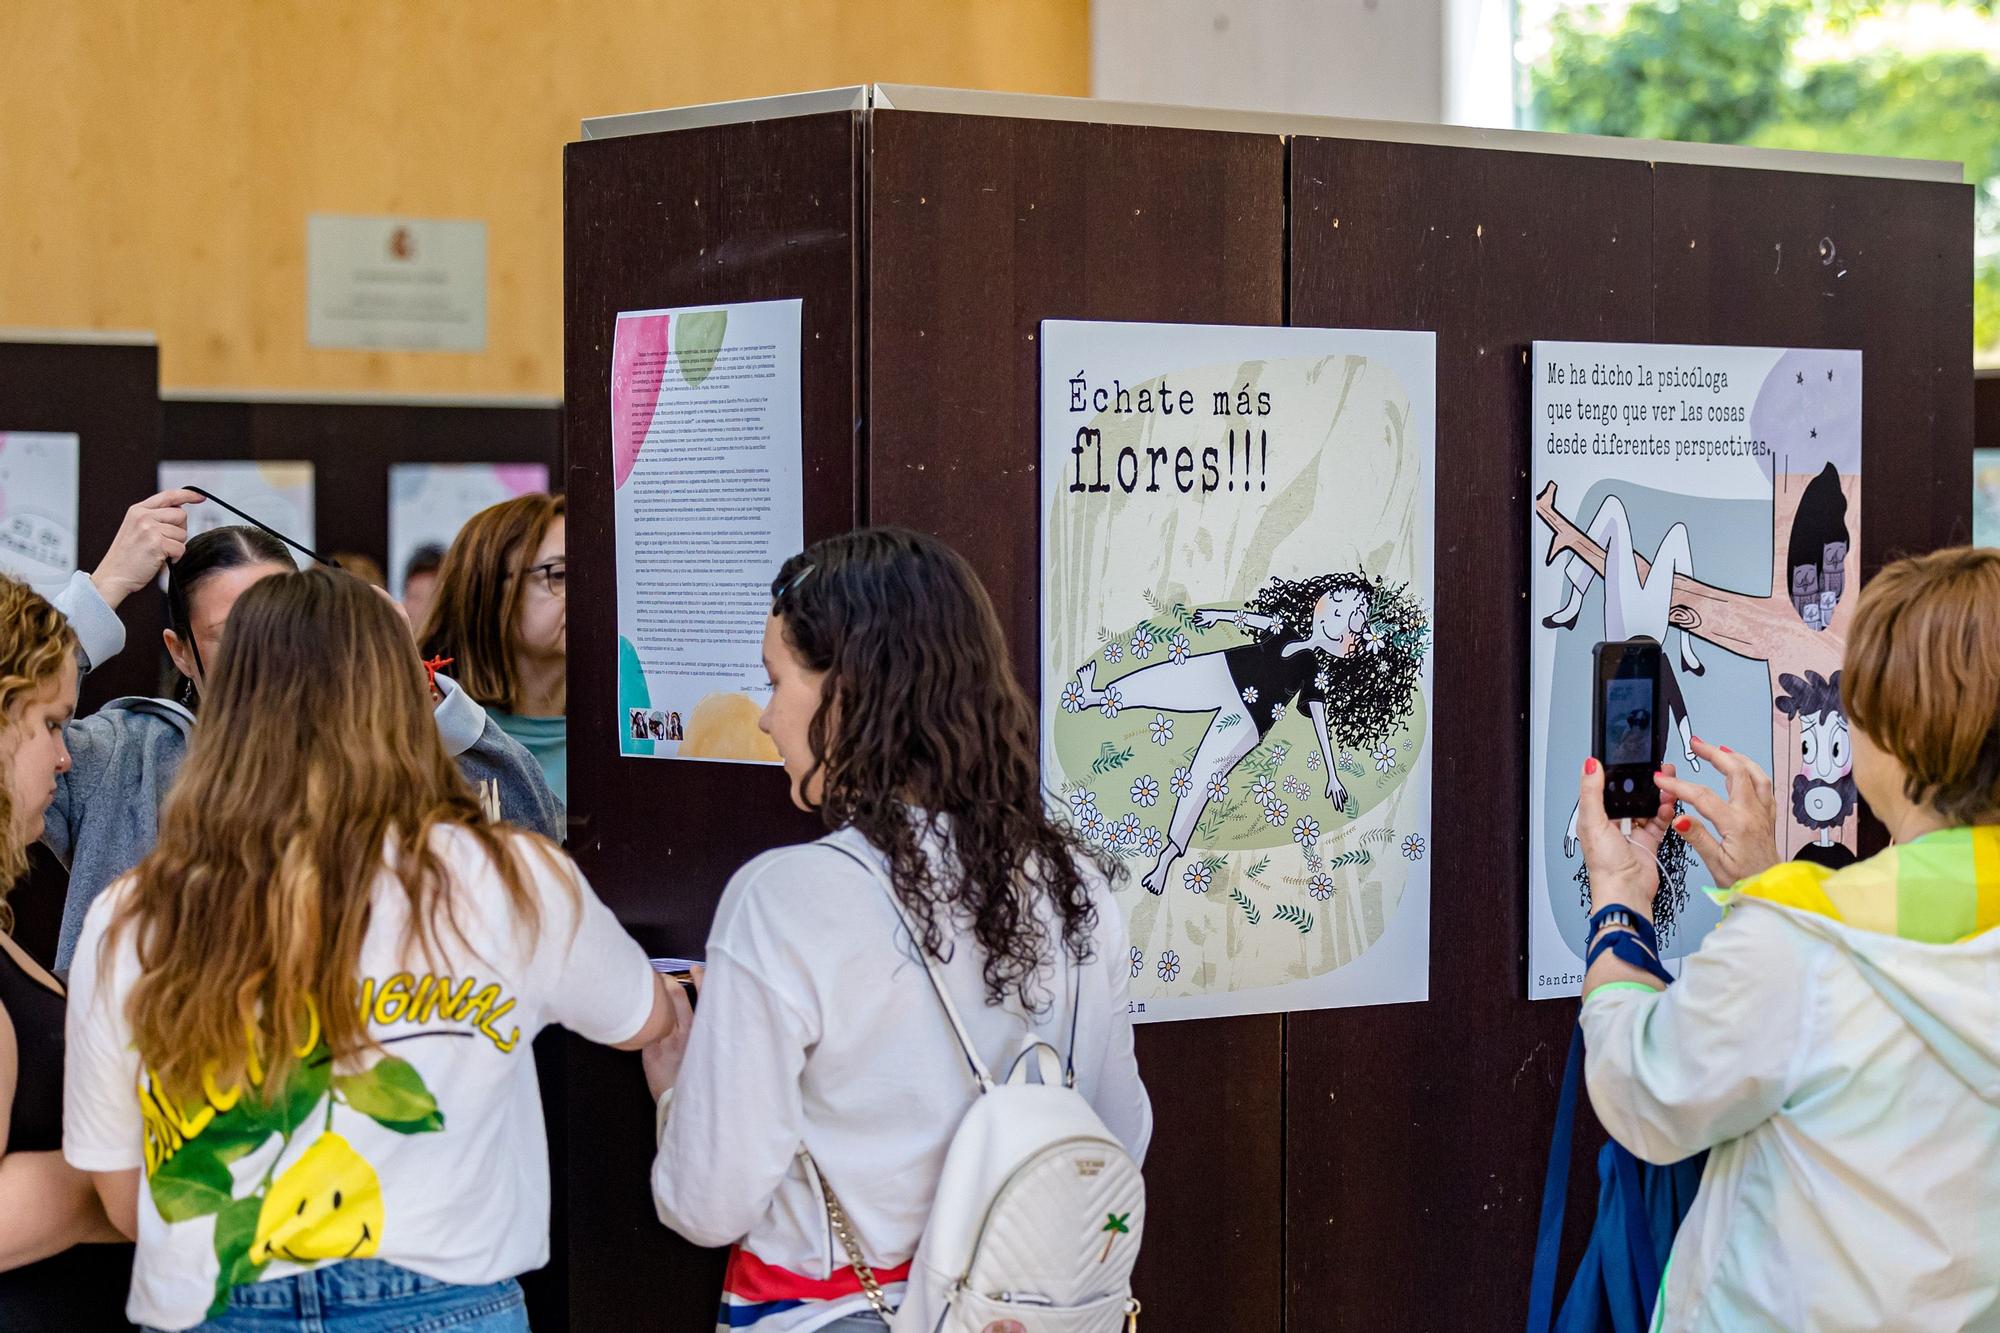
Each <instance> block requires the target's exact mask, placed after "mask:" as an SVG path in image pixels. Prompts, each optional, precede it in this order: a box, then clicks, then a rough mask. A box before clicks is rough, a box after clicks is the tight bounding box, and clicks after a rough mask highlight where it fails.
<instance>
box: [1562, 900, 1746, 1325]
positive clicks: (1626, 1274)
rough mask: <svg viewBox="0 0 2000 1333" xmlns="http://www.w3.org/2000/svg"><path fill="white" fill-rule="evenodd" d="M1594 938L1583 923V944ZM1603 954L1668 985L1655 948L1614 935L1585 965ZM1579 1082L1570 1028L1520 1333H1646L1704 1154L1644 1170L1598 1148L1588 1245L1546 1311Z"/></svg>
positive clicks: (1615, 1146)
mask: <svg viewBox="0 0 2000 1333" xmlns="http://www.w3.org/2000/svg"><path fill="white" fill-rule="evenodd" d="M1596 929H1597V921H1596V920H1595V918H1593V920H1592V922H1591V930H1592V934H1593V935H1595V933H1596ZM1648 933H1650V932H1648ZM1646 943H1647V944H1652V943H1653V941H1652V940H1650V939H1649V940H1647V941H1646ZM1606 949H1611V950H1612V951H1613V952H1615V953H1616V954H1617V955H1618V957H1619V958H1621V959H1623V960H1624V961H1625V962H1628V963H1631V964H1633V965H1634V966H1636V967H1639V968H1642V969H1644V970H1645V971H1647V972H1650V973H1652V974H1653V975H1654V976H1655V977H1657V978H1659V979H1660V981H1661V982H1662V983H1664V984H1669V985H1671V984H1672V982H1673V976H1672V974H1671V973H1669V972H1668V971H1667V970H1666V969H1665V968H1664V967H1662V966H1661V965H1660V962H1659V959H1658V957H1657V948H1656V947H1655V948H1654V949H1643V948H1641V947H1639V941H1638V940H1637V939H1635V938H1634V937H1633V936H1630V935H1626V934H1624V933H1623V932H1619V933H1618V934H1615V935H1613V936H1611V937H1609V938H1607V939H1605V940H1603V941H1602V942H1600V943H1599V944H1598V945H1597V947H1596V948H1595V949H1593V950H1592V951H1591V957H1592V958H1593V959H1595V958H1596V956H1597V955H1598V954H1599V953H1602V952H1603V951H1604V950H1606ZM1582 1082H1583V1024H1582V1023H1581V1022H1580V1021H1579V1022H1578V1024H1577V1027H1576V1031H1575V1033H1574V1034H1573V1035H1572V1036H1571V1037H1570V1043H1569V1059H1568V1061H1567V1062H1566V1063H1565V1064H1564V1066H1563V1081H1562V1095H1561V1098H1560V1100H1559V1101H1558V1102H1557V1103H1556V1126H1555V1133H1554V1134H1552V1135H1551V1136H1550V1139H1549V1165H1548V1172H1547V1174H1546V1175H1545V1176H1544V1177H1543V1180H1542V1220H1541V1225H1540V1227H1539V1229H1538V1230H1537V1232H1536V1235H1535V1269H1534V1277H1533V1279H1532V1281H1531V1283H1530V1285H1529V1290H1528V1333H1647V1330H1648V1329H1649V1328H1651V1327H1652V1321H1653V1306H1654V1303H1655V1302H1657V1301H1658V1300H1659V1296H1660V1279H1661V1276H1662V1274H1664V1273H1665V1271H1666V1266H1667V1255H1668V1253H1669V1252H1670V1251H1671V1250H1672V1249H1673V1245H1674V1233H1675V1232H1676V1231H1678V1230H1679V1229H1680V1224H1681V1219H1682V1218H1683V1217H1686V1216H1687V1211H1688V1209H1689V1207H1691V1206H1692V1205H1693V1203H1694V1195H1695V1191H1696V1190H1697V1189H1698V1188H1700V1186H1701V1172H1702V1167H1703V1166H1704V1165H1705V1164H1706V1163H1707V1161H1708V1154H1707V1153H1705V1152H1703V1153H1697V1154H1695V1155H1694V1156H1693V1157H1690V1158H1687V1159H1686V1160H1685V1161H1680V1162H1675V1163H1674V1164H1673V1165H1671V1166H1654V1165H1653V1164H1651V1163H1649V1162H1642V1161H1640V1160H1639V1159H1638V1158H1637V1157H1634V1156H1633V1155H1632V1154H1631V1153H1630V1152H1628V1151H1627V1150H1626V1149H1625V1148H1624V1147H1623V1146H1621V1145H1620V1144H1619V1143H1618V1141H1617V1140H1615V1139H1608V1140H1606V1142H1605V1144H1604V1147H1603V1148H1602V1149H1600V1150H1599V1151H1598V1154H1597V1220H1596V1222H1595V1223H1594V1224H1593V1225H1592V1227H1591V1230H1590V1244H1589V1246H1588V1247H1587V1248H1586V1249H1585V1250H1584V1252H1583V1260H1582V1262H1581V1263H1579V1264H1578V1265H1577V1269H1576V1276H1575V1277H1573V1278H1572V1279H1571V1280H1570V1287H1569V1295H1568V1296H1567V1297H1566V1298H1565V1299H1564V1300H1563V1303H1562V1309H1561V1310H1560V1311H1556V1310H1555V1308H1554V1307H1555V1295H1556V1265H1557V1262H1558V1260H1559V1259H1560V1257H1561V1250H1562V1232H1563V1213H1564V1206H1565V1204H1566V1203H1567V1202H1568V1198H1569V1158H1570V1147H1571V1144H1572V1142H1573V1141H1574V1138H1575V1133H1576V1094H1577V1088H1578V1086H1579V1085H1580V1084H1581V1083H1582Z"/></svg>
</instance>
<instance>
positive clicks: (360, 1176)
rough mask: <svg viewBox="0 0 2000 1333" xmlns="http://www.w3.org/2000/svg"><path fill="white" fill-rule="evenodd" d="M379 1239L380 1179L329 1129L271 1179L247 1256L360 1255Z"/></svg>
mask: <svg viewBox="0 0 2000 1333" xmlns="http://www.w3.org/2000/svg"><path fill="white" fill-rule="evenodd" d="M381 1241H382V1182H381V1181H380V1180H379V1179H378V1178H377V1177H376V1175H375V1168H374V1167H372V1166H370V1165H368V1163H367V1161H366V1160H364V1159H363V1158H362V1156H361V1154H360V1153H357V1152H356V1151H354V1148H353V1146H352V1145H351V1144H349V1143H348V1141H347V1140H346V1139H344V1138H342V1137H341V1136H340V1135H338V1134H335V1133H332V1132H328V1133H325V1134H321V1135H320V1136H319V1137H318V1138H316V1139H314V1140H313V1142H312V1146H311V1147H309V1148H307V1149H306V1151H305V1154H304V1155H303V1156H302V1157H300V1158H299V1160H298V1161H296V1162H293V1163H292V1164H291V1166H290V1167H288V1168H286V1170H285V1171H284V1173H283V1174H282V1175H280V1176H279V1177H278V1178H277V1179H276V1180H274V1181H272V1182H271V1189H270V1192H269V1193H268V1194H266V1195H265V1196H264V1206H263V1207H262V1209H260V1210H259V1211H258V1214H257V1233H256V1236H255V1238H254V1239H252V1241H251V1242H250V1259H251V1261H252V1262H254V1263H258V1264H266V1263H270V1262H271V1261H272V1260H274V1259H286V1260H289V1261H291V1262H292V1263H296V1264H309V1263H315V1262H317V1261H319V1260H322V1259H365V1258H367V1257H369V1256H370V1255H372V1254H374V1253H375V1247H376V1246H377V1245H379V1244H381Z"/></svg>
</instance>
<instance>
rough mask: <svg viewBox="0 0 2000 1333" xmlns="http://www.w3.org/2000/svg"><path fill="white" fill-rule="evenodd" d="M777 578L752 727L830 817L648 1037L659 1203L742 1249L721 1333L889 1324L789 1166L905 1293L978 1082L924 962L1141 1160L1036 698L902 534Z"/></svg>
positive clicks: (1110, 956) (1076, 845)
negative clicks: (1068, 1073)
mask: <svg viewBox="0 0 2000 1333" xmlns="http://www.w3.org/2000/svg"><path fill="white" fill-rule="evenodd" d="M771 591H772V603H771V615H770V618H769V620H768V621H767V622H766V627H765V632H764V664H765V669H766V671H768V672H769V673H770V679H771V698H770V702H769V704H768V705H767V706H766V708H765V710H764V715H763V718H762V720H761V725H762V727H763V729H764V731H765V732H766V733H768V734H769V735H770V737H771V739H772V740H773V741H775V742H776V743H777V747H778V752H779V754H780V755H781V756H782V757H783V760H784V771H785V775H786V779H787V781H788V782H789V784H790V788H791V798H792V801H793V802H794V803H795V804H796V805H798V806H799V807H800V808H801V809H805V810H815V811H818V812H819V814H820V816H821V818H822V819H823V820H824V821H825V823H826V827H827V828H828V830H829V833H828V835H827V836H826V837H824V838H822V839H820V840H819V841H818V842H814V843H808V844H805V845H802V846H793V847H784V848H780V849H778V850H776V851H773V852H769V853H766V854H765V855H763V856H760V857H758V858H757V859H756V860H754V861H752V862H750V863H749V864H748V865H747V866H745V867H744V868H743V869H741V870H739V871H738V872H737V873H736V875H735V876H734V877H733V878H732V879H731V880H730V882H729V887H728V888H727V890H725V892H724V893H723V896H722V902H721V905H720V907H719V908H718V909H717V911H716V917H715V925H714V928H713V930H712V931H711V933H710V935H709V940H708V958H707V972H706V977H705V979H704V981H703V983H702V993H701V1007H700V1015H701V1017H700V1020H699V1021H698V1022H696V1023H695V1024H694V1025H693V1028H692V1034H691V1036H689V1037H680V1036H676V1037H675V1038H671V1039H669V1040H667V1041H665V1042H663V1043H661V1044H660V1045H659V1046H657V1047H655V1048H653V1049H650V1050H649V1051H648V1052H647V1060H646V1064H647V1074H648V1078H649V1081H650V1083H651V1084H652V1088H653V1092H654V1095H655V1097H656V1098H657V1099H659V1104H660V1139H659V1153H658V1156H657V1157H656V1159H655V1161H654V1167H653V1198H654V1202H655V1204H656V1205H657V1207H658V1209H659V1214H660V1217H661V1220H663V1221H664V1222H666V1223H667V1224H668V1225H669V1226H671V1227H673V1228H674V1229H675V1230H676V1231H679V1232H680V1233H681V1234H682V1235H684V1236H686V1237H688V1238H689V1239H690V1240H693V1241H694V1242H696V1243H697V1244H701V1245H730V1244H733V1245H735V1246H736V1250H735V1253H734V1254H733V1255H732V1257H731V1260H730V1267H729V1276H728V1281H727V1283H726V1286H725V1289H724V1301H725V1310H724V1315H725V1320H726V1322H727V1323H728V1325H729V1326H730V1327H732V1328H757V1329H760V1330H769V1331H773V1333H774V1331H775V1330H778V1329H785V1330H794V1329H818V1328H834V1327H839V1328H845V1327H853V1328H855V1329H864V1328H868V1327H874V1328H876V1329H878V1330H879V1329H880V1328H881V1327H882V1325H881V1322H880V1320H879V1319H878V1318H877V1317H876V1315H875V1314H873V1313H871V1311H870V1306H871V1298H870V1297H869V1296H868V1294H867V1292H866V1291H865V1290H864V1287H863V1284H862V1280H861V1277H860V1275H859V1273H858V1271H856V1270H854V1269H852V1268H850V1267H849V1266H848V1265H847V1263H846V1262H845V1260H844V1258H843V1257H841V1256H836V1255H835V1254H832V1253H830V1252H829V1250H830V1243H829V1235H830V1233H829V1230H828V1219H827V1214H826V1212H825V1208H824V1205H823V1202H822V1194H821V1188H820V1185H819V1182H818V1180H817V1178H816V1177H815V1175H814V1173H813V1172H812V1171H811V1170H810V1169H809V1168H808V1167H807V1165H806V1164H805V1162H804V1159H802V1157H801V1155H800V1154H801V1152H802V1151H807V1152H810V1154H811V1160H812V1161H813V1162H814V1163H816V1164H817V1166H818V1169H819V1170H820V1171H821V1172H823V1173H824V1176H825V1179H826V1180H827V1182H829V1183H830V1184H831V1185H832V1187H833V1190H834V1192H835V1194H836V1195H837V1197H838V1198H839V1200H840V1201H841V1202H842V1204H844V1205H845V1214H846V1220H847V1222H848V1224H849V1225H850V1229H851V1232H852V1234H853V1236H854V1237H855V1239H856V1241H857V1243H858V1245H859V1247H860V1249H861V1251H862V1252H863V1254H864V1255H865V1258H866V1261H867V1266H868V1267H869V1268H870V1269H871V1270H873V1271H872V1276H873V1279H874V1280H876V1281H877V1282H879V1284H880V1286H881V1288H882V1289H883V1292H884V1295H885V1297H886V1298H887V1299H890V1300H894V1299H897V1298H900V1296H901V1295H902V1294H903V1291H904V1287H903V1283H904V1280H905V1278H906V1276H907V1274H908V1271H909V1263H910V1260H911V1258H912V1256H913V1255H914V1254H915V1252H916V1246H917V1240H918V1237H919V1235H920V1234H921V1233H922V1231H923V1228H924V1222H925V1218H926V1215H927V1214H928V1212H929V1210H930V1206H931V1199H932V1195H933V1194H934V1192H935V1191H936V1189H937V1185H938V1179H939V1175H940V1172H941V1171H942V1168H943V1164H944V1153H945V1148H946V1145H947V1144H948V1143H949V1142H950V1140H951V1137H952V1134H953V1132H954V1131H955V1130H956V1128H957V1126H958V1124H959V1121H960V1120H961V1119H962V1118H963V1117H964V1115H965V1112H966V1109H967V1108H968V1107H969V1106H970V1105H971V1104H972V1101H973V1098H974V1096H975V1095H976V1091H975V1087H974V1085H973V1084H972V1083H971V1082H970V1081H969V1080H968V1079H967V1078H966V1076H965V1074H966V1068H967V1063H966V1060H965V1057H964V1056H963V1055H961V1053H960V1048H959V1046H958V1044H957V1040H956V1038H955V1037H954V1036H953V1033H952V1028H951V1026H950V1025H949V1024H948V1022H947V1019H946V1017H945V1015H944V1013H943V1006H942V1005H940V1004H939V1002H938V998H937V996H935V995H933V994H932V993H931V982H930V980H929V979H928V976H927V970H926V967H925V966H923V965H922V961H923V958H924V957H925V956H928V958H929V960H930V961H931V962H933V963H935V964H936V965H937V966H938V970H939V973H940V975H941V978H942V984H943V985H944V987H945V988H946V993H948V994H949V995H950V996H951V997H952V1006H953V1008H955V1009H956V1010H957V1012H958V1014H959V1015H960V1016H961V1017H962V1018H963V1020H964V1025H965V1028H966V1032H967V1037H968V1040H969V1042H970V1043H971V1044H972V1045H973V1046H975V1047H976V1048H977V1050H978V1053H979V1056H980V1058H981V1059H982V1060H983V1061H984V1062H985V1063H986V1065H987V1067H989V1068H1004V1067H1005V1066H1006V1063H1007V1058H1008V1057H1011V1056H1012V1055H1013V1054H1015V1053H1016V1052H1017V1051H1018V1050H1020V1048H1021V1044H1022V1041H1023V1038H1024V1036H1026V1035H1027V1034H1034V1035H1035V1036H1037V1037H1040V1038H1043V1039H1045V1040H1046V1041H1047V1042H1048V1044H1049V1045H1050V1046H1052V1047H1053V1048H1054V1049H1055V1050H1056V1051H1058V1052H1060V1053H1063V1054H1066V1055H1067V1056H1068V1057H1069V1058H1070V1059H1071V1061H1073V1065H1074V1070H1075V1076H1076V1087H1077V1090H1078V1091H1079V1092H1081V1093H1082V1094H1083V1095H1084V1096H1085V1097H1086V1098H1087V1099H1088V1100H1089V1101H1090V1103H1091V1105H1092V1107H1093V1108H1094V1109H1095V1110H1096V1111H1097V1113H1098V1115H1099V1116H1100V1117H1101V1118H1102V1119H1103V1121H1104V1123H1105V1125H1106V1126H1107V1127H1108V1128H1109V1129H1110V1130H1111V1131H1112V1132H1113V1133H1114V1134H1116V1135H1117V1136H1118V1138H1119V1140H1120V1141H1121V1142H1122V1143H1124V1144H1125V1145H1126V1147H1127V1148H1128V1149H1129V1150H1130V1151H1131V1153H1132V1155H1133V1156H1134V1157H1139V1156H1143V1154H1144V1152H1145V1148H1146V1141H1147V1139H1148V1137H1149V1136H1150V1134H1151V1132H1152V1112H1151V1107H1150V1104H1149V1103H1148V1101H1147V1098H1146V1090H1145V1088H1144V1087H1143V1086H1142V1085H1141V1084H1140V1082H1139V1073H1138V1068H1137V1065H1136V1063H1135V1061H1134V1059H1133V1054H1132V1021H1131V1018H1130V1017H1129V1015H1128V1014H1127V1012H1126V1005H1127V999H1126V985H1127V978H1128V971H1127V961H1126V958H1127V948H1128V945H1127V942H1126V938H1125V926H1124V922H1123V919H1122V918H1121V917H1120V915H1119V911H1118V908H1117V906H1116V904H1115V903H1114V902H1113V901H1112V897H1111V892H1110V888H1109V885H1108V883H1107V873H1108V870H1107V867H1106V866H1104V865H1102V864H1100V863H1099V862H1098V861H1097V860H1096V859H1095V858H1094V857H1093V855H1092V853H1091V852H1090V851H1089V850H1088V848H1087V847H1086V846H1085V845H1084V844H1083V843H1082V842H1081V841H1080V840H1079V839H1078V837H1077V836H1076V835H1075V834H1074V833H1073V832H1072V831H1071V830H1070V829H1069V828H1067V827H1066V826H1064V825H1062V824H1060V823H1058V822H1056V821H1055V820H1054V819H1053V818H1052V817H1051V815H1050V813H1049V811H1048V808H1047V806H1046V805H1045V803H1044V800H1043V796H1042V790H1041V764H1040V761H1039V754H1038V745H1037V732H1036V725H1035V712H1034V708H1033V706H1032V705H1031V704H1030V703H1029V701H1028V697H1027V694H1026V693H1025V692H1024V691H1023V690H1022V689H1021V687H1020V685H1019V684H1018V683H1017V682H1016V681H1015V679H1014V673H1013V670H1012V668H1011V667H1010V666H1009V665H1008V660H1007V652H1006V644H1005V642H1004V640H1003V638H1002V635H1001V632H1000V625H999V621H998V620H997V619H996V618H995V616H994V614H993V607H992V604H991V603H990V602H989V601H988V600H987V596H986V590H985V589H984V588H983V587H981V586H980V583H979V579H978V576H977V575H975V574H974V573H973V571H972V568H971V566H969V565H968V564H966V562H965V560H964V559H963V558H962V557H960V556H959V555H958V554H957V553H956V552H954V551H952V550H951V549H950V548H949V547H947V546H946V545H944V543H942V542H940V541H938V540H936V539H935V538H932V537H927V536H922V535H919V534H917V533H912V532H904V531H900V530H897V529H888V528H878V529H872V530H868V531H863V532H854V533H848V534H845V535H843V536H839V537H833V538H830V539H828V540H826V541H823V542H820V543H819V544H817V545H815V546H813V547H811V548H809V549H808V550H806V551H805V552H804V553H803V554H800V555H797V556H794V557H793V558H792V559H791V560H789V561H787V562H786V564H785V566H784V567H783V569H781V570H780V571H779V573H778V578H777V581H776V582H775V583H774V584H773V585H772V590H771ZM892 893H893V895H894V897H893V900H892V898H891V896H890V895H891V894H892ZM906 920H907V922H908V923H909V925H908V928H907V929H906V928H905V926H904V922H905V921H906ZM1072 996H1074V997H1075V1002H1074V1003H1072ZM833 1321H838V1322H833ZM850 1321H852V1322H850Z"/></svg>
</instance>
